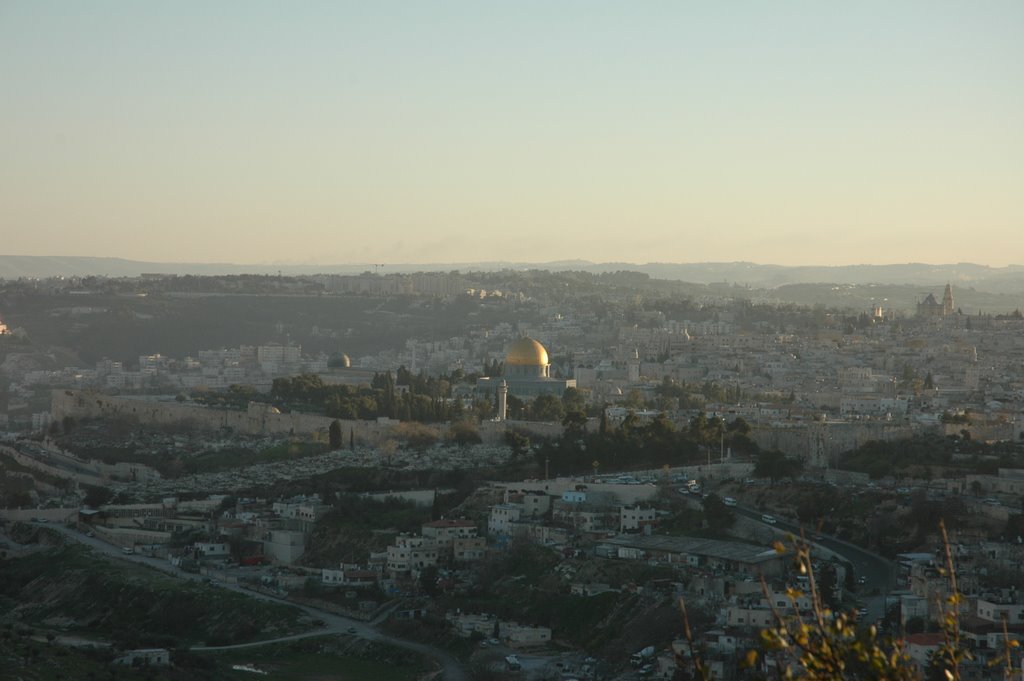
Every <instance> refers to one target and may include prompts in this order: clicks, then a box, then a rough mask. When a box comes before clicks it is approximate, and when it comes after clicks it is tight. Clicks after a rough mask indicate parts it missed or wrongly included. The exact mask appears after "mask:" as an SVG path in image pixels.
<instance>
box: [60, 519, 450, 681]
mask: <svg viewBox="0 0 1024 681" xmlns="http://www.w3.org/2000/svg"><path fill="white" fill-rule="evenodd" d="M49 527H50V528H51V529H53V530H56V531H57V532H59V533H61V534H62V535H64V536H65V537H67V538H69V539H71V540H73V541H77V542H79V543H81V544H85V545H86V546H89V547H90V548H92V549H93V550H95V551H97V552H99V553H103V554H105V555H107V556H110V557H112V558H117V559H119V560H124V561H128V562H132V563H138V564H141V565H146V566H149V567H152V568H154V569H156V570H160V571H161V572H164V573H166V574H169V575H171V576H173V577H177V578H178V579H190V580H192V581H197V582H198V581H205V580H206V577H203V576H201V575H196V574H191V573H188V572H182V571H180V570H177V569H175V568H174V567H172V566H171V565H169V564H168V563H167V561H165V560H161V559H159V558H151V557H149V556H144V555H141V554H137V553H136V554H130V555H129V554H126V553H124V552H123V551H122V550H121V549H120V548H119V547H117V546H112V545H110V544H108V543H106V542H105V541H103V540H101V539H99V538H97V537H87V536H85V535H84V534H82V533H81V532H78V531H76V530H72V529H70V528H67V527H64V526H62V525H59V524H53V525H49ZM217 585H218V586H219V587H220V588H223V589H229V590H231V591H235V592H237V593H240V594H244V595H246V596H248V597H250V598H258V599H261V600H264V601H270V602H274V603H283V604H285V605H290V606H292V607H294V608H298V609H300V610H302V611H304V612H305V613H306V614H308V615H310V616H311V617H313V618H315V619H319V620H323V622H324V623H325V624H324V626H322V627H320V628H319V629H315V630H313V631H308V632H304V633H301V634H292V635H290V636H282V637H279V638H275V639H268V640H265V641H254V642H252V643H241V644H236V645H231V646H193V647H192V648H191V650H195V651H203V650H233V649H236V648H254V647H257V646H264V645H269V644H272V643H280V642H286V641H296V640H299V639H303V638H311V637H314V636H326V635H332V634H342V633H346V632H347V633H350V634H352V635H354V636H359V637H362V638H365V639H367V640H368V641H374V642H378V643H386V644H388V645H393V646H396V647H398V648H404V649H406V650H411V651H413V652H416V653H420V654H423V655H427V656H429V657H432V658H434V659H435V660H437V661H438V662H439V663H440V664H441V668H442V670H443V672H444V676H443V677H442V678H443V679H444V680H445V681H468V679H469V676H468V674H467V673H466V670H465V668H464V667H463V666H462V664H461V663H460V662H459V661H458V660H457V659H456V658H455V657H454V656H453V655H451V654H449V653H447V652H445V651H443V650H441V649H439V648H435V647H433V646H428V645H426V644H423V643H417V642H416V641H409V640H406V639H402V638H396V637H394V636H390V635H388V634H385V633H383V632H381V631H380V630H379V629H377V627H376V623H367V622H362V621H360V620H356V619H352V618H349V617H344V616H342V615H335V614H333V613H329V612H325V611H323V610H318V609H317V608H314V607H311V606H308V605H299V604H296V603H292V602H291V601H287V600H285V599H283V598H278V597H277V596H272V595H270V594H264V593H260V592H257V591H252V590H250V589H245V588H243V587H240V586H238V585H236V584H228V583H224V582H218V584H217Z"/></svg>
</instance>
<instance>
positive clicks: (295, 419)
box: [51, 390, 398, 445]
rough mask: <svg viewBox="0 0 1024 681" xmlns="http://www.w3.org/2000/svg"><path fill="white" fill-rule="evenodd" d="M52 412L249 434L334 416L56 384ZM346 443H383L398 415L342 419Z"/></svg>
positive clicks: (298, 430)
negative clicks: (240, 408) (136, 395)
mask: <svg viewBox="0 0 1024 681" xmlns="http://www.w3.org/2000/svg"><path fill="white" fill-rule="evenodd" d="M51 412H52V413H53V418H54V420H56V421H61V420H63V419H64V418H65V417H67V416H71V417H73V418H79V419H81V418H114V419H116V418H127V419H132V420H136V421H138V422H139V423H145V424H148V425H162V426H186V425H187V426H191V427H194V428H199V429H203V430H221V429H228V430H231V431H233V432H236V433H244V434H247V435H289V434H291V435H313V434H315V433H326V432H327V430H328V428H330V425H331V422H332V421H333V420H334V419H331V418H328V417H326V416H319V415H316V414H304V413H299V412H291V413H287V414H285V413H281V412H278V411H277V410H276V409H274V408H273V407H271V406H270V405H264V404H257V403H250V404H249V408H248V409H246V410H245V411H238V410H230V409H215V408H210V407H205V406H202V405H197V404H188V403H181V402H168V401H157V400H150V399H145V398H134V397H116V396H111V395H104V394H102V393H97V392H91V391H84V390H54V391H53V397H52V405H51ZM339 422H340V424H341V432H342V437H343V439H345V441H346V443H347V441H348V438H349V437H350V435H351V437H352V438H354V439H355V440H356V442H358V443H360V444H364V445H365V444H370V445H372V444H379V443H380V442H383V441H384V440H386V439H389V438H392V437H394V435H395V427H396V426H397V425H398V422H397V421H393V420H390V419H380V420H377V421H339Z"/></svg>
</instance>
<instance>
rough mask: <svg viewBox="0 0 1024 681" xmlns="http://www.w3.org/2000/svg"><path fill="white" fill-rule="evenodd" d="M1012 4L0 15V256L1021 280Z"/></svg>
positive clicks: (83, 8) (77, 9) (102, 7)
mask: <svg viewBox="0 0 1024 681" xmlns="http://www.w3.org/2000/svg"><path fill="white" fill-rule="evenodd" d="M1022 36H1024V2H1022V1H1021V0H1007V1H1006V2H987V1H984V0H980V1H979V0H969V1H968V0H958V1H957V2H944V1H941V0H922V1H919V2H912V1H909V0H908V1H902V2H901V1H895V2H894V1H893V0H885V1H880V2H847V3H839V2H820V0H814V1H810V2H787V1H785V0H771V1H768V0H765V1H764V2H753V1H740V0H735V1H733V2H720V1H715V2H710V1H709V2H684V1H678V0H674V1H672V2H654V1H650V2H625V1H623V2H616V3H609V2H598V1H596V0H586V1H581V2H560V1H556V2H551V1H550V0H544V1H543V2H525V1H519V2H506V3H499V2H475V1H473V2H471V1H469V0H467V1H466V2H434V1H430V2H427V1H424V2H420V1H414V0H404V1H402V2H385V1H382V0H373V1H372V2H367V1H366V0H361V1H360V2H351V3H349V2H339V1H337V0H333V1H330V2H299V3H284V2H266V3H263V2H253V1H250V0H247V1H245V2H208V1H205V0H204V1H199V0H195V1H180V2H128V1H125V2H103V1H93V2H78V1H68V2H48V1H45V0H29V1H25V2H19V1H15V0H0V253H3V254H21V255H93V256H118V257H125V258H133V259H142V260H158V261H195V262H211V261H229V262H250V263H255V262H263V263H267V262H288V263H300V262H315V263H323V264H329V263H346V262H380V263H388V262H391V263H398V262H405V263H416V262H460V261H461V262H465V261H477V260H495V259H513V260H527V261H538V262H539V261H550V260H556V259H566V258H585V259H590V260H599V261H609V260H616V261H631V262H647V261H675V262H694V261H703V260H718V261H722V260H729V261H731V260H752V261H756V262H765V263H780V264H848V263H866V262H875V263H890V262H906V261H919V262H957V261H972V262H979V263H985V264H991V265H1002V264H1006V263H1012V262H1015V263H1022V262H1024V37H1022Z"/></svg>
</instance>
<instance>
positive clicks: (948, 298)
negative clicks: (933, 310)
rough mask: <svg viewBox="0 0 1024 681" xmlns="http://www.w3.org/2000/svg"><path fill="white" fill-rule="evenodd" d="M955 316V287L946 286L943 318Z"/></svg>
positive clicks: (943, 297)
mask: <svg viewBox="0 0 1024 681" xmlns="http://www.w3.org/2000/svg"><path fill="white" fill-rule="evenodd" d="M951 314H953V287H952V286H950V285H949V284H946V291H945V293H943V294H942V316H943V317H948V316H949V315H951Z"/></svg>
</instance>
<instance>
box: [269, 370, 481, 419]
mask: <svg viewBox="0 0 1024 681" xmlns="http://www.w3.org/2000/svg"><path fill="white" fill-rule="evenodd" d="M453 379H454V380H456V381H458V380H461V379H462V377H461V376H440V377H434V376H430V377H428V376H426V375H425V374H424V373H423V372H420V373H419V374H416V375H413V374H412V373H411V372H409V371H408V370H406V369H405V368H404V367H400V368H399V370H398V376H397V378H396V377H395V375H393V374H392V373H391V372H390V371H389V372H386V373H383V374H375V375H374V377H373V380H372V381H371V383H370V385H369V386H358V387H354V386H348V385H328V384H325V383H324V382H323V380H322V379H321V378H320V377H319V376H318V375H316V374H301V375H299V376H294V377H291V378H275V379H274V382H273V384H272V386H271V390H270V397H271V400H272V402H273V403H274V404H275V405H278V406H281V407H284V408H289V409H308V410H310V411H322V412H323V413H324V414H325V415H327V416H330V417H332V418H336V419H346V420H356V419H375V418H378V417H380V416H386V417H388V418H394V419H400V420H402V421H419V422H421V423H438V422H443V421H458V420H461V419H462V418H464V417H465V416H467V413H466V410H464V408H463V405H462V402H461V400H453V399H451V394H452V391H451V386H452V380H453ZM489 408H490V406H489V405H480V407H479V410H480V411H484V410H485V409H489Z"/></svg>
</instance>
